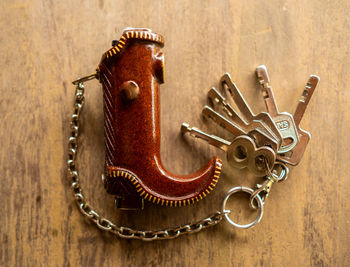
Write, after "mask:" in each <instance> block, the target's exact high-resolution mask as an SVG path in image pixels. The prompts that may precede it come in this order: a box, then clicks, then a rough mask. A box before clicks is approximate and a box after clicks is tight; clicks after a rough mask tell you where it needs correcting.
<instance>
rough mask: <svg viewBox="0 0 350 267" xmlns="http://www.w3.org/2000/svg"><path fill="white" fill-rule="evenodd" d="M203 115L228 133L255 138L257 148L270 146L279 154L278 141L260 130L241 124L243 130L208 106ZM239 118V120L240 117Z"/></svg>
mask: <svg viewBox="0 0 350 267" xmlns="http://www.w3.org/2000/svg"><path fill="white" fill-rule="evenodd" d="M202 115H203V116H204V117H206V118H210V119H212V120H213V121H214V122H215V123H216V124H218V125H220V126H221V127H222V128H224V129H226V130H227V131H229V132H230V133H232V134H233V135H234V136H239V135H248V136H250V137H252V138H254V140H255V143H256V146H257V147H261V146H269V147H271V148H272V149H273V150H274V151H276V152H277V147H278V143H277V141H276V140H275V139H273V138H271V137H270V136H269V135H267V134H266V133H265V132H264V131H261V130H260V129H258V128H252V129H247V127H245V125H244V124H243V125H242V123H241V125H240V126H243V127H244V128H243V129H242V128H241V127H239V126H238V125H237V124H235V123H234V122H231V121H229V120H228V119H226V118H225V117H224V116H222V115H221V114H219V113H217V112H216V111H214V110H213V109H212V108H210V107H208V106H205V107H204V109H203V111H202ZM237 118H239V116H238V117H237ZM247 130H249V131H247Z"/></svg>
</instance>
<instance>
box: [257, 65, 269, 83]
mask: <svg viewBox="0 0 350 267" xmlns="http://www.w3.org/2000/svg"><path fill="white" fill-rule="evenodd" d="M255 72H256V76H257V77H258V80H259V82H260V84H262V85H263V84H266V83H270V77H269V74H268V72H267V68H266V66H265V65H260V66H258V67H257V68H256V70H255Z"/></svg>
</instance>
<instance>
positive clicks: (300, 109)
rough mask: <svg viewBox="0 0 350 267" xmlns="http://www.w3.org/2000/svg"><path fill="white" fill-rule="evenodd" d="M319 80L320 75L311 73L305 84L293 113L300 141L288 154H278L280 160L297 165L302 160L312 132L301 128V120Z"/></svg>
mask: <svg viewBox="0 0 350 267" xmlns="http://www.w3.org/2000/svg"><path fill="white" fill-rule="evenodd" d="M319 81H320V78H319V77H318V76H316V75H311V76H310V78H309V80H308V82H307V84H306V86H305V89H304V91H303V93H302V95H301V98H300V100H299V103H298V106H297V108H296V110H295V112H294V115H293V117H294V122H295V125H296V127H297V131H298V134H299V143H298V144H297V145H296V146H295V147H294V148H293V150H291V151H290V152H289V153H287V154H286V155H277V158H278V159H279V160H280V161H283V162H285V163H288V164H291V165H294V166H295V165H297V164H298V163H299V162H300V160H301V158H302V156H303V154H304V152H305V149H306V146H307V144H308V143H309V140H310V138H311V134H310V133H309V132H307V131H305V130H303V129H301V128H300V121H301V119H302V117H303V115H304V113H305V110H306V107H307V105H308V104H309V101H310V99H311V96H312V94H313V93H314V91H315V89H316V86H317V84H318V82H319Z"/></svg>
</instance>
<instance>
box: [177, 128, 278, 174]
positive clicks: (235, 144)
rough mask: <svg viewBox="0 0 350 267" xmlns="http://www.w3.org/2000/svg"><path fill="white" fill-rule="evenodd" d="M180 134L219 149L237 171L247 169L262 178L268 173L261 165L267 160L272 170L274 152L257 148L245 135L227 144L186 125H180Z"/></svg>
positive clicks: (265, 147) (264, 147)
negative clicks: (185, 134)
mask: <svg viewBox="0 0 350 267" xmlns="http://www.w3.org/2000/svg"><path fill="white" fill-rule="evenodd" d="M181 132H182V133H189V134H190V135H192V136H193V137H197V138H200V139H202V140H204V141H206V142H208V143H209V144H211V145H213V146H215V147H218V148H220V149H221V150H223V151H225V152H226V157H227V161H228V162H229V163H230V164H231V165H232V166H234V167H236V168H239V169H242V168H248V169H249V170H250V171H251V172H252V173H253V174H255V175H257V176H264V175H267V174H268V172H269V171H268V170H267V169H266V168H265V165H264V164H263V163H264V161H263V159H266V160H267V162H268V165H269V167H270V168H273V166H274V164H275V160H276V153H275V151H273V150H272V149H271V148H270V147H267V146H262V147H259V148H257V147H256V146H255V141H254V140H253V139H252V138H251V137H249V136H247V135H240V136H237V137H236V138H235V139H234V140H233V141H232V142H229V141H226V140H225V139H222V138H220V137H218V136H216V135H211V134H207V133H205V132H203V131H201V130H199V129H197V128H195V127H190V126H189V125H188V124H187V123H183V124H182V125H181Z"/></svg>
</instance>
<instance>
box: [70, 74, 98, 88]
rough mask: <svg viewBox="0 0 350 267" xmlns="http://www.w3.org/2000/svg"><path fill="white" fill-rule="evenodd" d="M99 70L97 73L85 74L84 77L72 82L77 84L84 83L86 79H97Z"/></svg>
mask: <svg viewBox="0 0 350 267" xmlns="http://www.w3.org/2000/svg"><path fill="white" fill-rule="evenodd" d="M97 77H98V76H97V72H96V73H93V74H90V75H88V76H85V77H83V78H80V79H78V80H75V81H74V82H72V83H73V84H74V85H77V84H79V83H83V82H86V81H90V80H92V79H97Z"/></svg>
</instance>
